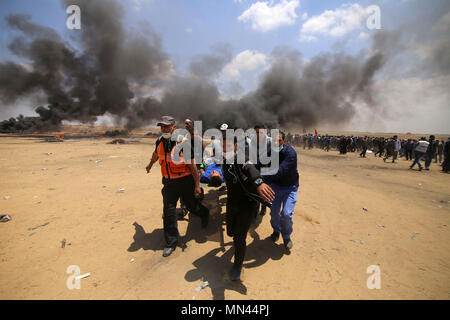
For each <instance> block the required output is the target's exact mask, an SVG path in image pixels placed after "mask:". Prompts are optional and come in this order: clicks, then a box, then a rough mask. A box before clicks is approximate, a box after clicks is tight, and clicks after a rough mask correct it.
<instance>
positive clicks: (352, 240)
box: [350, 239, 364, 244]
mask: <svg viewBox="0 0 450 320" xmlns="http://www.w3.org/2000/svg"><path fill="white" fill-rule="evenodd" d="M350 241H351V242H354V243H359V244H364V241H361V240H357V239H350Z"/></svg>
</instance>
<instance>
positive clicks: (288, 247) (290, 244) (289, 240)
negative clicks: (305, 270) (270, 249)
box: [283, 239, 294, 250]
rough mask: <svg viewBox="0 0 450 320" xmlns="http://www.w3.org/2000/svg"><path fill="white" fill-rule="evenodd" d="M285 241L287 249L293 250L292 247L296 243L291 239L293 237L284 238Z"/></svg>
mask: <svg viewBox="0 0 450 320" xmlns="http://www.w3.org/2000/svg"><path fill="white" fill-rule="evenodd" d="M283 241H284V247H285V248H286V249H287V250H291V249H292V247H293V246H294V244H293V243H292V240H291V239H283Z"/></svg>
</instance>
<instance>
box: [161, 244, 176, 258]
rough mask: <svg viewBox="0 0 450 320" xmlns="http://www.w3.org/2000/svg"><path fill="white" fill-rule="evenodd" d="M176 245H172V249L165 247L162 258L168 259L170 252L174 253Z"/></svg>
mask: <svg viewBox="0 0 450 320" xmlns="http://www.w3.org/2000/svg"><path fill="white" fill-rule="evenodd" d="M175 248H176V245H173V246H172V247H166V248H164V250H163V257H168V256H170V255H171V254H172V252H174V251H175Z"/></svg>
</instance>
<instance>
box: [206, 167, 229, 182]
mask: <svg viewBox="0 0 450 320" xmlns="http://www.w3.org/2000/svg"><path fill="white" fill-rule="evenodd" d="M213 171H217V172H219V173H220V176H221V177H222V181H224V182H225V178H224V177H223V174H222V166H221V165H220V164H217V163H212V164H210V165H209V166H207V167H206V169H205V172H204V173H203V174H202V175H201V176H200V182H201V183H209V177H210V176H211V173H212V172H213Z"/></svg>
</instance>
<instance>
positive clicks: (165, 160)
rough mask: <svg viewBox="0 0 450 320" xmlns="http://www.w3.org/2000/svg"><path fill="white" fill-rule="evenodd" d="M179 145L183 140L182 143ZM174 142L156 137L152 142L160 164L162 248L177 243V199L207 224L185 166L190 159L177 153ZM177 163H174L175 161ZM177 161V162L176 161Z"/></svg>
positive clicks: (190, 176)
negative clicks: (163, 241) (162, 212)
mask: <svg viewBox="0 0 450 320" xmlns="http://www.w3.org/2000/svg"><path fill="white" fill-rule="evenodd" d="M182 142H183V141H182ZM178 144H179V142H177V141H172V140H170V139H164V138H162V137H160V138H159V139H158V140H157V141H156V150H155V152H156V154H157V155H158V161H159V164H160V165H161V174H162V183H163V188H162V191H161V192H162V196H163V206H164V214H163V222H164V238H165V240H166V248H169V247H172V248H174V247H175V246H176V245H177V243H178V236H179V233H178V224H177V214H176V206H177V202H178V199H179V198H180V197H181V199H182V200H183V202H184V204H185V205H186V208H187V209H188V210H189V212H191V213H193V214H195V215H197V216H200V217H201V218H202V226H203V227H205V226H206V224H207V223H208V218H209V209H208V208H206V207H205V206H203V205H202V204H201V202H200V200H199V199H197V198H195V196H194V190H195V181H194V178H193V177H192V173H191V170H190V168H189V167H188V164H190V163H191V162H190V160H192V159H193V158H194V154H193V153H191V159H183V153H182V152H179V151H178V150H179V148H176V146H177V145H178ZM175 152H179V156H180V157H179V158H178V159H177V157H175ZM176 160H178V161H176ZM180 160H181V161H180ZM186 160H187V161H189V162H185V161H186Z"/></svg>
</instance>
